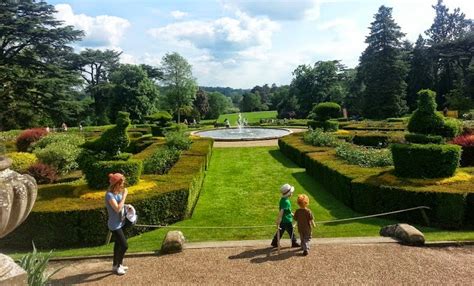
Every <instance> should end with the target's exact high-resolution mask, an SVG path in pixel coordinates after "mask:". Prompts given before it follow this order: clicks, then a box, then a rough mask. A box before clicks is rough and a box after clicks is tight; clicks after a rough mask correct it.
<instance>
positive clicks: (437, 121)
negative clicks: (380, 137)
mask: <svg viewBox="0 0 474 286" xmlns="http://www.w3.org/2000/svg"><path fill="white" fill-rule="evenodd" d="M418 97H419V99H418V109H417V110H415V112H414V113H413V115H412V116H411V117H410V120H409V121H408V131H410V132H412V133H420V134H427V135H440V136H443V137H448V138H452V137H455V136H456V135H459V134H460V133H461V131H462V124H461V123H460V122H459V121H458V120H456V119H453V118H449V119H446V118H444V116H443V115H442V114H441V113H439V112H437V111H436V106H437V105H436V101H435V98H436V93H435V92H434V91H431V90H429V89H422V90H420V91H419V92H418Z"/></svg>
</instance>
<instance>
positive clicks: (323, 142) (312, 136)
mask: <svg viewBox="0 0 474 286" xmlns="http://www.w3.org/2000/svg"><path fill="white" fill-rule="evenodd" d="M303 138H304V142H306V143H308V144H311V145H313V146H319V147H336V146H337V145H338V144H339V143H340V140H339V139H337V137H336V136H334V135H333V134H331V133H326V132H323V131H322V130H321V129H315V130H312V131H309V132H306V133H305V134H304V137H303Z"/></svg>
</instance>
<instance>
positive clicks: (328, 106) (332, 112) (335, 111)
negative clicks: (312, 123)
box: [310, 102, 341, 121]
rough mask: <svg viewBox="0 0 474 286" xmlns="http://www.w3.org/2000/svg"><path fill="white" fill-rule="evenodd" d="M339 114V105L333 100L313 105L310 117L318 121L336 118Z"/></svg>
mask: <svg viewBox="0 0 474 286" xmlns="http://www.w3.org/2000/svg"><path fill="white" fill-rule="evenodd" d="M340 115H341V106H340V105H339V104H337V103H335V102H321V103H319V104H317V105H315V106H314V107H313V110H311V113H310V117H311V118H312V119H315V120H318V121H326V120H329V119H331V118H338V117H339V116H340Z"/></svg>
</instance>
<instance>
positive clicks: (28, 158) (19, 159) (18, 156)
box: [7, 152, 38, 173]
mask: <svg viewBox="0 0 474 286" xmlns="http://www.w3.org/2000/svg"><path fill="white" fill-rule="evenodd" d="M7 157H9V158H10V159H12V161H13V162H12V166H11V167H10V168H11V169H12V170H14V171H17V172H18V173H26V171H27V170H28V168H29V167H30V166H31V165H33V164H34V163H36V161H37V160H38V158H36V156H35V154H31V153H26V152H11V153H8V154H7Z"/></svg>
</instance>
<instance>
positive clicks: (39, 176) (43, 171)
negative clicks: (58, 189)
mask: <svg viewBox="0 0 474 286" xmlns="http://www.w3.org/2000/svg"><path fill="white" fill-rule="evenodd" d="M27 172H28V174H29V175H30V176H32V177H33V178H35V179H36V182H37V183H38V184H51V183H54V182H56V180H57V179H58V174H57V171H56V169H55V168H54V167H51V166H49V165H46V164H43V163H35V164H33V165H31V166H30V167H29V168H28V170H27Z"/></svg>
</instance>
